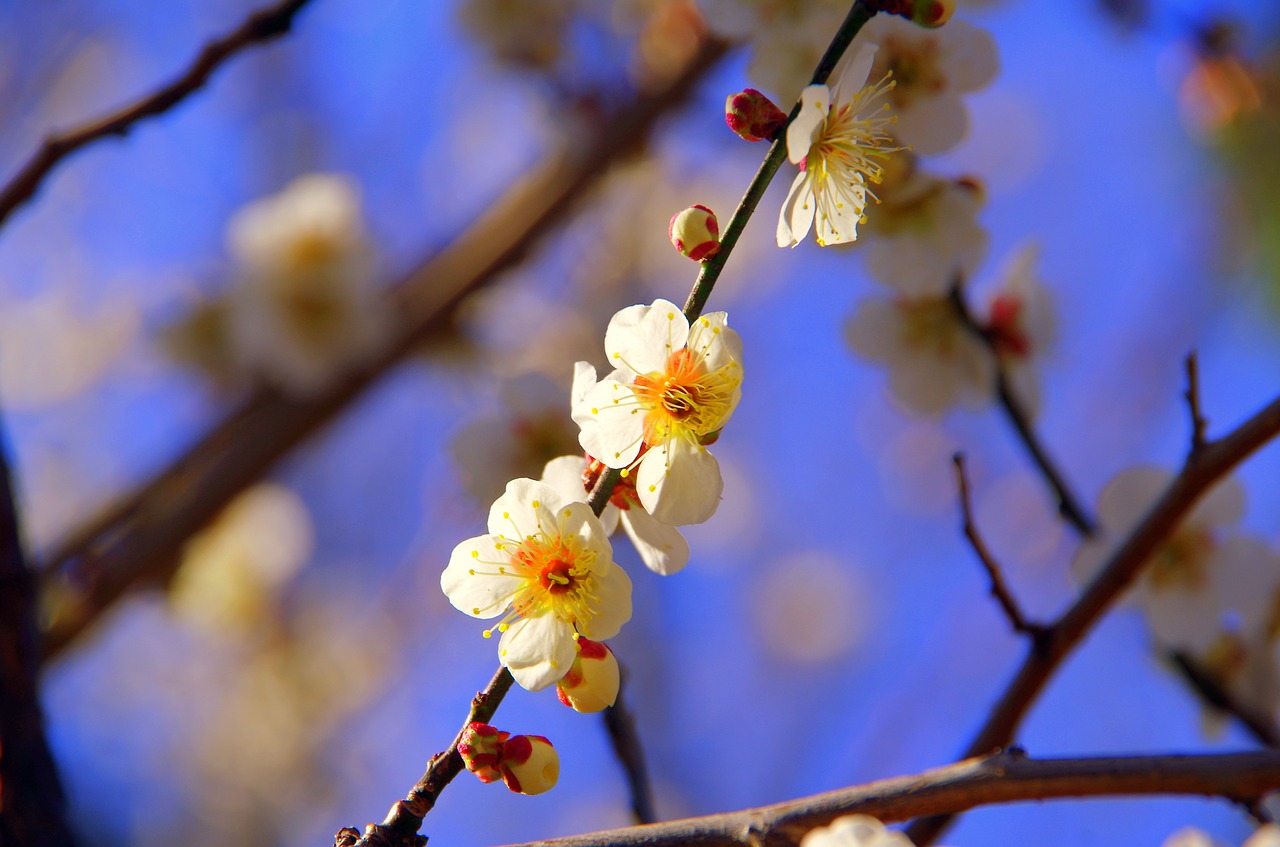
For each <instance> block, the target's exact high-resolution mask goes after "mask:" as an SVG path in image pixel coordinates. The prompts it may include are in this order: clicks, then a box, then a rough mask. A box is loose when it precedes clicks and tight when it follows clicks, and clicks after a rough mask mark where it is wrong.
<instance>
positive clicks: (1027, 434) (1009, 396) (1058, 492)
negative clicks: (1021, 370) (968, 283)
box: [951, 280, 1095, 536]
mask: <svg viewBox="0 0 1280 847" xmlns="http://www.w3.org/2000/svg"><path fill="white" fill-rule="evenodd" d="M951 303H952V305H953V306H955V309H956V313H957V314H958V315H959V316H960V320H961V321H962V322H963V323H964V325H965V326H966V327H968V328H969V330H970V331H971V332H972V333H973V334H974V335H976V336H977V337H978V338H980V339H982V342H983V343H984V344H986V345H987V349H989V350H990V351H991V355H992V357H993V358H994V360H995V366H996V396H998V397H999V398H1000V406H1001V408H1003V409H1004V412H1005V415H1006V416H1007V417H1008V418H1009V422H1010V423H1012V424H1013V428H1014V429H1015V430H1016V431H1017V433H1018V438H1019V439H1021V441H1022V444H1023V446H1025V447H1026V448H1027V452H1028V453H1030V454H1031V458H1032V460H1033V461H1034V462H1035V463H1036V466H1037V467H1038V468H1039V469H1040V473H1041V475H1042V476H1044V478H1045V482H1047V483H1048V484H1049V488H1051V489H1052V490H1053V494H1054V496H1055V497H1056V498H1057V499H1058V513H1059V514H1061V515H1062V517H1063V518H1064V519H1066V520H1067V521H1068V522H1069V523H1070V524H1071V525H1072V526H1074V527H1075V528H1076V531H1077V532H1079V533H1080V534H1081V535H1084V536H1091V535H1093V534H1094V532H1095V530H1094V526H1093V521H1092V519H1090V517H1089V514H1088V512H1086V511H1085V509H1084V507H1083V506H1081V505H1080V501H1079V500H1078V499H1076V496H1075V495H1074V494H1073V493H1072V492H1071V488H1070V486H1068V485H1067V482H1066V479H1065V478H1064V477H1063V475H1062V472H1061V471H1059V470H1058V466H1057V465H1055V464H1054V462H1053V459H1051V458H1050V457H1049V453H1048V451H1046V450H1045V449H1044V446H1043V445H1041V443H1040V439H1039V437H1038V436H1037V435H1036V431H1035V429H1034V428H1033V427H1032V426H1031V418H1030V417H1029V416H1028V415H1027V412H1026V410H1025V409H1024V408H1023V407H1022V402H1021V401H1020V400H1019V399H1018V398H1017V397H1016V396H1014V394H1013V389H1012V387H1011V386H1010V385H1009V375H1008V372H1007V370H1006V369H1005V366H1004V362H1003V361H1002V360H1001V358H1000V353H999V351H997V350H996V346H995V344H994V342H993V340H992V337H991V334H990V333H989V332H988V331H987V328H986V327H984V326H983V325H982V324H980V323H978V321H977V319H976V318H975V317H974V316H973V312H971V311H970V310H969V304H968V303H966V302H965V299H964V294H963V292H962V291H961V289H960V283H959V281H958V280H957V282H956V284H955V285H953V286H952V287H951Z"/></svg>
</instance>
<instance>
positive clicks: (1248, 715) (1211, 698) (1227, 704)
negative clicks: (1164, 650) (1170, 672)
mask: <svg viewBox="0 0 1280 847" xmlns="http://www.w3.org/2000/svg"><path fill="white" fill-rule="evenodd" d="M1169 661H1171V662H1172V663H1173V666H1174V668H1175V669H1176V670H1177V671H1178V673H1179V674H1180V675H1181V676H1182V678H1183V680H1184V681H1185V682H1186V683H1187V685H1189V686H1191V688H1193V689H1194V690H1195V692H1196V693H1197V694H1199V695H1200V699H1202V700H1203V701H1204V702H1205V703H1207V704H1208V705H1209V706H1211V707H1212V708H1214V709H1217V710H1218V711H1220V712H1225V713H1226V714H1228V715H1230V716H1231V717H1233V718H1235V719H1236V720H1238V721H1239V722H1240V724H1241V725H1242V726H1244V728H1245V729H1247V730H1248V731H1249V733H1250V734H1251V735H1252V736H1253V737H1254V738H1256V739H1257V740H1258V741H1259V743H1261V744H1265V745H1266V746H1268V747H1272V748H1276V749H1280V728H1277V727H1276V723H1275V720H1274V719H1273V718H1272V717H1271V716H1270V715H1268V714H1265V713H1263V712H1260V711H1258V710H1257V709H1253V708H1250V707H1249V706H1247V705H1245V704H1244V703H1241V702H1240V700H1239V699H1238V698H1236V697H1235V696H1234V695H1233V694H1232V693H1231V692H1230V691H1228V690H1227V689H1226V688H1225V687H1224V686H1223V685H1222V684H1221V683H1219V682H1218V680H1217V679H1216V678H1215V677H1214V676H1213V674H1211V673H1209V671H1207V670H1205V669H1204V668H1203V667H1201V666H1200V664H1199V663H1198V662H1196V661H1195V660H1194V659H1193V658H1191V657H1190V656H1188V655H1186V654H1185V653H1182V652H1180V651H1177V650H1173V651H1170V653H1169Z"/></svg>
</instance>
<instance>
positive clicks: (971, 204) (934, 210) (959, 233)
mask: <svg viewBox="0 0 1280 847" xmlns="http://www.w3.org/2000/svg"><path fill="white" fill-rule="evenodd" d="M903 155H904V154H897V155H895V156H894V157H893V159H892V160H891V161H896V160H897V159H899V157H901V156H903ZM881 198H882V199H883V201H884V202H883V203H882V204H881V205H880V206H878V207H877V208H876V213H875V216H874V217H872V218H871V219H870V220H869V221H868V224H867V228H866V230H865V231H864V235H863V243H864V245H865V246H864V248H863V249H864V251H865V256H866V262H867V272H868V273H870V274H871V276H872V277H874V278H875V279H876V281H878V282H881V283H884V284H885V285H888V286H889V287H890V288H892V289H894V290H895V291H897V292H898V293H899V294H902V295H904V296H906V297H927V296H933V295H939V294H945V293H947V291H949V290H950V289H951V286H953V285H955V283H956V280H957V278H960V279H969V278H970V277H972V276H973V274H974V272H975V271H977V269H978V265H980V264H981V263H982V260H983V259H984V258H985V257H986V255H987V244H988V242H989V241H990V238H989V237H988V235H987V231H986V229H985V228H983V226H982V225H981V224H979V223H978V212H979V210H980V209H981V208H982V204H983V191H982V189H981V188H980V187H979V186H978V185H977V184H976V183H974V182H973V181H971V180H963V179H961V180H951V179H942V178H939V177H936V176H933V175H932V174H928V173H925V172H923V171H919V170H913V171H912V173H911V174H910V175H909V176H907V177H906V178H905V179H903V180H901V181H900V182H899V184H896V185H894V186H893V187H892V188H888V189H886V190H884V191H882V192H881Z"/></svg>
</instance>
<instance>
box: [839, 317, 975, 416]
mask: <svg viewBox="0 0 1280 847" xmlns="http://www.w3.org/2000/svg"><path fill="white" fill-rule="evenodd" d="M845 338H846V340H847V341H848V342H849V346H850V347H852V348H853V350H854V352H855V353H857V354H858V355H860V356H862V357H864V358H866V359H869V360H871V361H873V362H882V363H884V364H885V365H886V366H887V367H888V368H889V388H890V390H891V391H892V392H893V396H894V397H895V398H896V399H897V400H898V402H900V403H901V404H902V405H903V406H905V407H906V408H907V409H909V410H911V411H913V412H916V413H918V414H922V415H939V414H941V413H942V412H945V411H946V410H948V409H950V408H951V407H952V406H954V405H956V404H957V403H960V404H963V405H966V406H969V407H971V408H979V407H981V406H983V405H985V404H986V403H988V402H990V401H991V399H992V397H994V396H995V358H994V357H993V356H992V355H991V351H990V350H988V349H987V347H986V345H985V344H983V342H982V340H981V339H979V338H978V337H977V336H976V335H974V333H973V332H971V331H970V330H969V328H968V327H966V326H965V325H964V324H963V323H962V322H961V320H960V317H959V315H958V314H957V313H956V309H955V306H954V304H952V303H951V300H950V298H948V297H921V298H918V299H908V298H898V299H896V300H880V299H867V300H863V301H862V303H860V304H859V305H858V309H857V311H856V312H854V315H853V317H852V318H850V319H849V321H848V323H846V324H845Z"/></svg>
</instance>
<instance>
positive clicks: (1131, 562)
mask: <svg viewBox="0 0 1280 847" xmlns="http://www.w3.org/2000/svg"><path fill="white" fill-rule="evenodd" d="M1278 434H1280V398H1277V399H1275V400H1273V401H1271V403H1269V404H1267V406H1265V407H1264V408H1263V409H1262V410H1261V411H1259V412H1258V413H1257V414H1255V415H1254V416H1253V417H1251V418H1249V419H1248V420H1246V421H1245V422H1244V423H1242V424H1241V425H1240V426H1238V427H1237V428H1236V429H1234V430H1233V431H1231V432H1230V433H1228V434H1227V435H1225V436H1223V437H1222V438H1219V439H1217V440H1211V441H1207V442H1205V444H1204V447H1203V449H1201V450H1200V451H1198V452H1195V453H1192V454H1191V455H1190V456H1188V457H1187V459H1186V462H1185V463H1184V464H1183V467H1182V470H1181V471H1179V472H1178V474H1177V476H1175V477H1174V478H1173V481H1172V482H1170V483H1169V485H1168V487H1167V488H1166V489H1165V491H1164V493H1163V494H1161V495H1160V498H1159V499H1158V500H1156V502H1155V504H1154V505H1153V506H1152V507H1151V509H1150V510H1149V511H1148V512H1147V514H1146V516H1145V517H1143V519H1142V520H1141V521H1140V522H1139V523H1138V525H1137V526H1136V527H1135V528H1134V529H1133V531H1132V532H1131V533H1130V534H1129V536H1128V538H1126V539H1125V540H1124V541H1123V543H1121V545H1120V546H1119V547H1118V548H1117V549H1116V550H1115V552H1113V553H1112V554H1111V557H1110V558H1109V559H1108V560H1107V562H1106V564H1105V565H1104V566H1103V568H1102V570H1101V571H1100V572H1099V573H1098V575H1097V576H1096V577H1094V579H1093V581H1092V582H1090V583H1089V585H1088V586H1087V587H1086V588H1085V589H1084V593H1083V594H1081V596H1080V598H1079V599H1078V600H1076V602H1075V603H1074V604H1073V605H1072V606H1071V607H1070V608H1069V609H1067V611H1066V612H1065V613H1063V615H1062V617H1060V618H1059V619H1058V620H1057V621H1055V622H1054V623H1053V624H1052V625H1051V626H1050V627H1049V629H1048V631H1047V633H1046V635H1045V637H1044V639H1043V643H1042V644H1038V645H1035V646H1034V647H1033V649H1032V650H1031V651H1030V652H1029V653H1028V655H1027V657H1026V659H1024V660H1023V663H1022V666H1021V667H1020V668H1019V669H1018V672H1017V674H1016V675H1015V676H1014V678H1013V680H1012V681H1011V682H1010V683H1009V685H1008V687H1007V688H1006V689H1005V692H1004V694H1003V695H1002V696H1001V698H1000V700H999V702H997V703H996V706H995V708H994V709H993V710H992V712H991V714H990V716H989V717H988V718H987V721H986V723H985V724H984V725H983V727H982V729H981V730H980V731H979V732H978V734H977V736H976V737H975V738H974V739H973V741H972V742H971V743H970V744H969V747H968V748H967V750H966V751H965V753H964V755H965V756H978V755H982V754H985V753H989V752H990V751H992V750H996V749H998V748H1001V747H1007V746H1008V745H1009V744H1010V743H1012V741H1013V739H1014V733H1016V732H1017V730H1018V727H1019V726H1020V725H1021V723H1022V719H1023V718H1024V717H1026V714H1027V712H1028V711H1029V710H1030V709H1031V705H1032V704H1033V703H1034V702H1035V700H1036V698H1037V697H1038V696H1039V695H1040V692H1041V691H1042V690H1043V689H1044V687H1045V685H1046V684H1047V683H1048V681H1049V679H1050V678H1051V677H1052V676H1053V674H1054V673H1055V672H1056V671H1057V669H1058V666H1059V665H1060V664H1062V661H1063V660H1064V659H1065V658H1066V657H1067V656H1068V655H1069V654H1070V653H1071V651H1072V650H1073V649H1075V647H1076V645H1077V644H1079V643H1080V641H1081V639H1083V638H1084V636H1085V633H1087V632H1088V631H1089V630H1090V629H1091V628H1092V627H1093V625H1094V624H1095V623H1097V621H1098V619H1099V618H1100V617H1102V614H1103V612H1105V611H1106V610H1107V609H1108V608H1109V607H1110V606H1111V604H1112V603H1113V602H1114V601H1115V600H1116V598H1117V597H1119V596H1120V594H1121V593H1122V592H1123V591H1124V590H1125V589H1126V588H1128V587H1129V585H1130V584H1131V583H1132V582H1133V581H1134V579H1136V578H1137V576H1138V574H1139V573H1140V572H1141V571H1142V568H1143V567H1144V566H1145V565H1146V564H1147V562H1148V561H1149V560H1150V559H1151V555H1152V553H1154V552H1155V551H1156V549H1157V548H1158V547H1159V545H1160V544H1161V543H1162V542H1163V541H1164V540H1165V539H1166V538H1168V537H1169V536H1170V534H1172V532H1173V530H1174V529H1175V528H1176V527H1177V526H1178V523H1179V522H1180V521H1181V520H1182V519H1183V518H1184V517H1185V516H1186V514H1187V513H1188V512H1189V511H1191V508H1192V507H1193V506H1194V505H1195V504H1196V502H1197V501H1198V500H1199V499H1200V497H1201V496H1202V495H1203V494H1204V493H1205V492H1206V491H1207V490H1208V489H1209V488H1211V487H1212V486H1213V485H1214V483H1216V482H1217V481H1218V480H1220V479H1222V478H1223V477H1224V476H1226V475H1227V474H1228V473H1229V472H1230V471H1231V469H1232V468H1234V467H1235V466H1236V465H1238V464H1239V463H1240V462H1242V461H1244V459H1245V458H1247V457H1248V456H1249V455H1250V454H1251V453H1253V452H1254V451H1256V450H1257V449H1258V448H1260V447H1262V445H1264V444H1266V443H1267V442H1268V441H1270V440H1271V439H1273V438H1275V437H1276V436H1277V435H1278ZM948 822H949V818H933V819H929V820H927V821H917V822H916V823H915V824H913V825H912V826H911V827H910V828H909V829H908V834H909V835H911V837H912V840H913V841H915V842H916V844H925V843H928V842H929V841H931V840H932V839H933V838H934V837H936V836H937V834H938V833H940V832H941V831H942V829H943V828H945V826H946V825H947V823H948Z"/></svg>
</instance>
